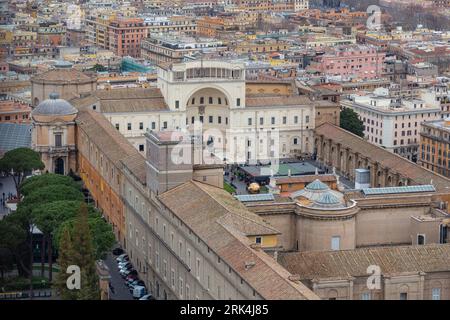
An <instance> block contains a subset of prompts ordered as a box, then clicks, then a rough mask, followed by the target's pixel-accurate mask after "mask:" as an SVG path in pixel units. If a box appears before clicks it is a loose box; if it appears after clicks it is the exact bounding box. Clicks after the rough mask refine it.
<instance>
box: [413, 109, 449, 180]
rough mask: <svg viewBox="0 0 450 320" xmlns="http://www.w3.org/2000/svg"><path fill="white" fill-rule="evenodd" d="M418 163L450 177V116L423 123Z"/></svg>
mask: <svg viewBox="0 0 450 320" xmlns="http://www.w3.org/2000/svg"><path fill="white" fill-rule="evenodd" d="M419 152H420V155H419V159H418V163H419V164H420V165H422V166H423V167H425V168H427V169H430V170H433V171H434V172H436V173H439V174H442V175H443V176H446V177H450V117H448V118H446V119H443V120H437V121H430V122H426V123H423V124H422V130H421V132H420V148H419Z"/></svg>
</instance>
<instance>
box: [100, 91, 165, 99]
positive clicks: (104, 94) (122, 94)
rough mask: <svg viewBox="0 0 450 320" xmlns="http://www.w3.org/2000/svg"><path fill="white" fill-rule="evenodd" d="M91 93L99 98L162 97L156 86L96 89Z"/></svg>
mask: <svg viewBox="0 0 450 320" xmlns="http://www.w3.org/2000/svg"><path fill="white" fill-rule="evenodd" d="M93 95H94V96H96V97H97V98H99V99H100V100H125V99H126V100H128V99H150V98H161V97H162V94H161V91H160V90H159V89H157V88H121V89H111V90H96V91H95V92H94V93H93Z"/></svg>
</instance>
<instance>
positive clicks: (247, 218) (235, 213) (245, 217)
mask: <svg viewBox="0 0 450 320" xmlns="http://www.w3.org/2000/svg"><path fill="white" fill-rule="evenodd" d="M192 182H193V183H194V185H197V187H199V188H200V189H202V190H203V191H204V192H206V193H207V194H208V195H209V196H210V197H211V198H212V199H213V200H214V201H215V202H216V203H218V204H219V205H220V206H221V207H223V208H224V209H225V210H226V211H227V212H229V213H231V214H234V215H237V216H239V217H241V218H243V219H245V220H248V221H250V222H253V223H255V224H257V225H259V226H261V227H264V228H268V229H271V230H273V231H274V232H275V233H277V234H278V233H280V231H279V230H277V229H275V228H274V227H272V226H271V225H269V224H268V223H266V222H264V220H262V219H261V220H262V221H256V220H253V219H251V218H250V217H248V216H244V215H242V214H240V213H238V212H230V210H229V209H228V208H227V207H226V206H225V205H223V204H222V203H221V202H220V201H218V200H217V199H216V197H214V195H212V194H211V193H209V192H208V190H205V189H204V188H202V187H200V185H205V184H204V183H201V182H198V181H192ZM208 186H211V187H213V188H217V189H219V190H223V189H221V188H219V187H216V186H212V185H208ZM236 201H238V200H236ZM245 209H246V210H247V211H248V212H249V213H251V214H252V215H256V213H253V212H251V211H250V210H248V209H247V208H245ZM256 216H257V217H259V216H258V215H256Z"/></svg>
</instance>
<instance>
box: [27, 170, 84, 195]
mask: <svg viewBox="0 0 450 320" xmlns="http://www.w3.org/2000/svg"><path fill="white" fill-rule="evenodd" d="M55 184H57V185H65V186H69V187H74V188H78V187H77V185H76V184H75V181H73V179H72V178H71V177H68V176H63V175H60V174H55V173H46V174H41V175H36V176H32V177H30V178H27V179H25V180H24V181H23V182H22V184H21V186H20V191H21V192H22V194H23V195H24V196H27V195H28V194H30V193H31V192H33V191H35V190H38V189H40V188H43V187H47V186H51V185H55Z"/></svg>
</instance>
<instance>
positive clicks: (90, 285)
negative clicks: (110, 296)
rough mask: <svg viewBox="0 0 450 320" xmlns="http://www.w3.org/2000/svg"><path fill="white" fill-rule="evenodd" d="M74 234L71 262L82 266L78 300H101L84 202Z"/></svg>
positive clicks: (76, 221)
mask: <svg viewBox="0 0 450 320" xmlns="http://www.w3.org/2000/svg"><path fill="white" fill-rule="evenodd" d="M71 234H72V248H73V251H72V252H73V254H72V257H71V259H70V262H71V264H73V265H77V266H79V267H80V271H81V288H80V290H79V291H78V292H77V299H78V300H99V299H100V288H99V278H98V275H97V269H96V265H95V253H94V248H93V245H92V236H91V232H90V229H89V223H88V208H87V206H86V205H85V204H83V205H82V206H81V208H80V210H79V213H78V215H77V217H76V219H75V222H74V228H73V231H72V232H71Z"/></svg>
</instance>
